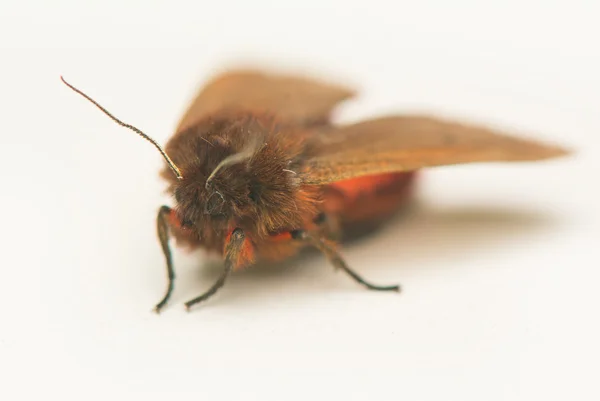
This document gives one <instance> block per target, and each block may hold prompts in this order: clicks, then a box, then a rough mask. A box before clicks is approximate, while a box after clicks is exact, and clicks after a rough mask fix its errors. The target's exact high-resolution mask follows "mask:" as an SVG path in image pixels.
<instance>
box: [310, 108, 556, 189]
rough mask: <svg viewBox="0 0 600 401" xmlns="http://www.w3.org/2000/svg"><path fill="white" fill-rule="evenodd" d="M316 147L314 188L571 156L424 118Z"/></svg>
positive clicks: (353, 128)
mask: <svg viewBox="0 0 600 401" xmlns="http://www.w3.org/2000/svg"><path fill="white" fill-rule="evenodd" d="M311 144H312V154H311V156H310V157H309V159H308V160H307V164H306V169H305V171H304V182H305V183H306V184H314V185H320V184H326V183H331V182H335V181H340V180H344V179H349V178H354V177H359V176H364V175H372V174H380V173H390V172H401V171H411V170H416V169H420V168H423V167H433V166H443V165H453V164H463V163H476V162H519V161H523V162H524V161H537V160H543V159H549V158H554V157H559V156H563V155H566V154H567V153H568V151H567V150H565V149H563V148H561V147H558V146H554V145H549V144H544V143H541V142H537V141H534V140H529V139H524V138H517V137H515V136H512V135H508V134H505V133H503V132H499V131H495V130H493V129H490V128H486V127H482V126H476V125H469V124H463V123H459V122H454V121H449V120H443V119H439V118H435V117H429V116H420V115H406V116H390V117H382V118H377V119H373V120H368V121H364V122H359V123H356V124H352V125H347V126H342V127H338V128H333V129H329V130H322V131H321V132H319V133H317V134H315V135H314V137H313V139H312V143H311Z"/></svg>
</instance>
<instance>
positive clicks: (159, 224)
mask: <svg viewBox="0 0 600 401" xmlns="http://www.w3.org/2000/svg"><path fill="white" fill-rule="evenodd" d="M170 213H171V208H170V207H168V206H161V207H160V209H159V210H158V216H157V218H156V231H157V232H158V238H159V240H160V245H161V247H162V250H163V254H164V255H165V259H166V262H167V277H168V280H169V284H168V287H167V291H166V292H165V295H164V297H163V298H162V299H161V301H160V302H159V303H158V304H156V306H155V307H154V311H155V312H156V313H159V312H160V311H161V309H162V308H163V307H164V306H165V305H166V304H167V302H168V301H169V298H171V293H172V292H173V286H174V284H175V270H174V269H173V257H172V256H171V248H169V224H168V217H169V214H170Z"/></svg>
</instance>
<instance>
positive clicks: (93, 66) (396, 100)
mask: <svg viewBox="0 0 600 401" xmlns="http://www.w3.org/2000/svg"><path fill="white" fill-rule="evenodd" d="M598 15H599V13H598V10H597V7H596V4H595V2H593V1H587V0H580V1H574V0H571V1H554V2H549V1H518V0H510V1H502V2H495V3H494V4H490V2H477V1H468V0H460V1H458V0H456V1H448V2H446V1H421V2H402V1H399V2H392V1H390V2H377V1H368V2H357V1H336V2H334V1H323V0H320V1H316V0H315V1H308V0H303V1H297V2H285V1H271V2H269V1H259V0H252V1H248V2H225V1H213V2H200V1H191V2H176V4H174V3H173V2H166V1H165V2H157V1H154V2H150V1H131V0H129V1H125V0H119V1H116V0H111V1H108V0H105V1H102V2H97V3H96V4H95V5H88V2H75V1H53V2H41V1H38V2H31V1H30V2H22V1H19V2H17V1H8V2H7V1H4V2H3V3H2V5H0V50H1V55H0V66H1V67H0V71H1V74H0V89H1V90H0V109H1V110H2V115H1V118H0V124H1V125H0V135H1V143H0V146H1V151H2V157H1V158H0V164H1V167H2V169H1V171H2V184H3V185H2V190H1V193H0V195H1V198H0V200H1V205H2V210H3V211H4V214H3V219H2V222H3V230H2V234H1V235H2V241H1V244H2V250H3V252H2V257H3V259H2V275H1V278H0V304H1V305H2V307H1V308H2V309H1V310H2V313H1V316H0V383H1V385H0V399H2V400H19V399H49V397H55V396H56V397H60V398H61V399H65V400H96V399H98V400H106V399H109V398H110V399H128V400H131V399H143V400H146V401H149V400H166V399H169V400H177V401H179V400H182V401H183V400H220V399H244V400H254V399H256V400H313V399H324V400H336V399H340V400H461V401H464V400H537V399H544V400H549V399H562V400H565V399H573V400H597V399H600V393H599V391H598V377H599V373H600V372H599V370H600V369H599V366H598V360H600V352H599V346H598V338H600V330H599V321H598V320H599V319H598V306H600V296H599V295H598V282H599V279H600V273H599V268H600V252H599V251H598V247H599V242H598V241H599V239H600V206H599V204H600V203H599V199H600V189H599V182H600V180H599V178H598V175H599V173H600V151H599V150H600V149H599V148H600V139H599V138H600V119H599V114H598V111H599V108H598V107H599V104H600V78H599V75H598V72H599V71H600V55H599V50H598V38H599V37H600V29H599V28H598V24H597V16H598ZM237 60H241V61H250V62H254V63H255V64H256V63H258V64H259V65H260V64H268V65H271V66H273V67H281V68H287V69H292V70H300V71H307V72H313V73H314V74H316V75H318V76H321V77H325V78H327V77H331V78H335V79H338V80H344V81H346V80H347V81H349V82H351V83H352V82H354V83H356V84H357V85H358V86H359V87H360V88H361V90H362V97H360V98H359V99H357V100H356V101H355V102H351V103H348V104H346V105H345V106H344V107H343V108H342V109H340V113H339V115H338V117H339V119H340V121H345V120H348V121H349V120H355V119H359V118H362V117H366V116H369V115H373V114H380V113H384V112H393V111H406V110H425V111H432V112H439V113H444V114H447V115H450V116H454V117H459V118H465V119H471V120H476V121H480V122H486V123H490V124H495V125H498V126H501V127H506V128H514V129H516V130H520V131H525V132H530V133H532V134H534V135H536V136H537V137H538V138H540V139H546V140H555V141H560V142H562V143H564V144H566V145H569V146H571V147H573V148H575V149H577V151H578V154H577V156H576V157H575V158H573V159H570V160H561V161H556V162H551V163H543V164H537V165H512V166H491V165H490V166H483V165H480V166H468V167H454V168H445V169H439V170H434V171H430V172H428V173H427V174H426V175H424V177H423V182H422V184H423V185H422V187H421V190H420V194H419V196H420V198H422V199H423V206H421V208H420V209H419V210H418V211H416V212H415V213H414V214H412V215H410V216H409V217H407V219H406V220H402V219H398V220H397V221H394V222H393V223H392V224H390V226H389V227H387V228H386V229H385V230H383V231H382V232H381V233H379V234H377V235H375V236H373V237H370V238H369V239H368V240H366V241H364V242H362V243H359V244H356V246H353V247H351V248H348V249H346V250H345V256H346V258H347V260H348V262H349V263H350V264H351V265H352V266H353V267H355V268H356V269H357V270H358V271H360V272H361V273H363V274H364V275H365V276H366V277H368V278H369V279H371V280H373V281H377V282H381V283H394V282H400V283H402V285H403V288H404V292H403V293H402V294H401V295H390V294H381V293H372V292H367V291H365V290H363V289H362V288H360V287H358V286H356V285H355V284H354V283H353V282H351V281H350V280H349V279H348V278H347V277H345V276H344V275H343V274H341V273H337V274H336V273H334V272H333V271H332V269H331V268H330V266H329V265H328V264H327V263H326V262H325V261H324V260H323V259H322V258H319V257H315V258H309V259H308V260H304V261H301V262H295V263H292V264H290V265H288V266H287V268H285V269H280V270H276V269H266V270H253V271H248V272H246V273H243V274H238V275H236V276H235V277H233V278H232V279H231V280H230V282H229V283H228V285H227V286H226V288H225V289H224V290H223V291H222V292H221V293H220V295H219V296H218V297H216V298H214V299H213V300H212V301H210V302H209V303H207V304H205V305H204V306H203V307H201V308H198V309H195V310H194V311H193V313H190V314H186V313H185V312H184V310H183V307H182V305H181V303H182V302H183V301H186V300H187V299H189V298H191V297H193V296H195V295H197V294H199V293H200V292H201V291H203V290H204V289H205V288H207V286H208V285H209V284H210V283H211V280H214V278H215V276H216V274H217V270H215V269H207V268H204V269H203V268H202V264H203V261H202V257H201V256H199V255H186V254H183V253H181V252H177V251H176V259H175V260H176V267H177V271H178V281H177V287H176V292H175V295H174V297H173V300H172V303H171V306H170V307H169V308H168V309H166V310H165V312H164V313H163V314H162V315H160V316H156V315H154V314H152V313H151V312H150V310H151V307H152V306H153V304H154V303H155V302H156V301H157V300H158V299H159V298H160V296H161V295H162V292H163V290H164V286H165V283H166V281H165V273H164V266H163V257H162V255H161V251H160V248H159V245H158V243H157V240H156V237H155V228H154V225H155V223H154V219H155V214H156V210H157V208H158V206H159V205H161V204H163V203H165V202H168V197H167V196H165V195H163V194H162V193H161V191H162V189H163V184H162V182H161V181H159V179H158V177H157V170H158V168H159V166H160V165H161V159H160V156H159V155H158V153H157V152H156V151H155V150H153V149H152V147H151V146H149V145H148V144H147V143H145V142H144V141H142V140H141V139H140V138H138V137H136V136H135V135H134V134H132V133H130V132H128V131H126V130H124V129H122V128H119V127H117V126H116V125H115V124H113V123H112V122H111V121H109V120H108V119H107V118H106V117H105V116H103V115H102V114H101V113H99V112H98V111H97V110H95V109H94V108H93V107H92V106H91V105H90V104H88V103H86V102H85V101H83V99H81V98H79V97H78V96H76V95H75V94H73V93H72V92H70V91H68V90H67V89H66V88H65V87H64V86H63V85H62V84H61V83H60V81H59V75H60V74H64V75H65V76H66V77H67V78H68V79H70V80H71V81H72V82H73V83H74V84H76V85H78V86H79V87H81V88H82V89H84V90H86V91H87V92H88V93H90V94H91V95H92V96H94V97H95V98H96V99H97V100H98V101H99V102H100V103H102V104H103V105H105V106H106V107H107V108H109V109H110V110H111V111H112V112H114V113H115V114H116V115H117V116H119V117H120V118H122V119H124V120H126V121H127V122H131V123H133V124H135V125H137V126H139V127H140V128H142V129H143V130H146V131H147V132H148V133H149V134H150V135H152V136H154V137H156V138H157V139H158V140H160V141H161V142H164V141H165V140H166V139H167V138H168V136H169V135H170V133H171V131H172V130H173V128H174V125H175V123H176V121H177V120H178V118H179V116H180V114H181V113H182V112H183V108H184V107H185V105H186V103H187V102H188V101H189V99H190V98H191V96H192V95H193V93H194V91H195V89H196V87H197V86H198V85H200V84H201V82H202V81H203V79H205V78H206V77H208V76H209V75H210V74H211V73H212V72H213V71H214V70H215V69H217V68H220V67H222V66H226V65H230V64H231V63H232V62H234V61H237ZM50 399H51V398H50Z"/></svg>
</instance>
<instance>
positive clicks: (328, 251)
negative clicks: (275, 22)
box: [292, 230, 400, 292]
mask: <svg viewBox="0 0 600 401" xmlns="http://www.w3.org/2000/svg"><path fill="white" fill-rule="evenodd" d="M292 238H294V239H298V240H301V241H304V242H306V243H308V244H310V245H312V246H314V247H315V248H317V249H318V250H320V251H321V252H323V253H324V254H325V256H327V259H329V261H330V262H331V264H333V266H334V267H336V268H338V269H342V270H343V271H345V272H346V273H348V275H349V276H350V277H352V278H353V279H354V281H356V282H357V283H359V284H361V285H363V286H365V287H367V288H368V289H370V290H375V291H396V292H399V291H400V286H399V285H389V286H380V285H375V284H371V283H369V282H368V281H366V280H365V279H363V278H362V277H361V276H360V275H359V274H358V273H356V272H355V271H354V270H352V269H350V267H348V265H347V264H346V262H345V261H344V259H342V256H341V255H340V254H339V252H338V251H337V250H336V249H335V248H334V247H333V246H331V245H330V244H328V243H327V242H326V241H325V240H324V239H323V238H322V237H318V236H315V235H312V234H311V233H309V232H307V231H303V230H296V231H293V232H292Z"/></svg>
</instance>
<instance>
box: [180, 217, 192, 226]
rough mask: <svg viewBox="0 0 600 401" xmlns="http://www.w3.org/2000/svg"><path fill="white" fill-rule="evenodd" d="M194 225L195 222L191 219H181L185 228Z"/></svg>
mask: <svg viewBox="0 0 600 401" xmlns="http://www.w3.org/2000/svg"><path fill="white" fill-rule="evenodd" d="M193 225H194V222H193V221H192V220H190V219H183V220H181V227H183V228H190V227H192V226H193Z"/></svg>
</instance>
